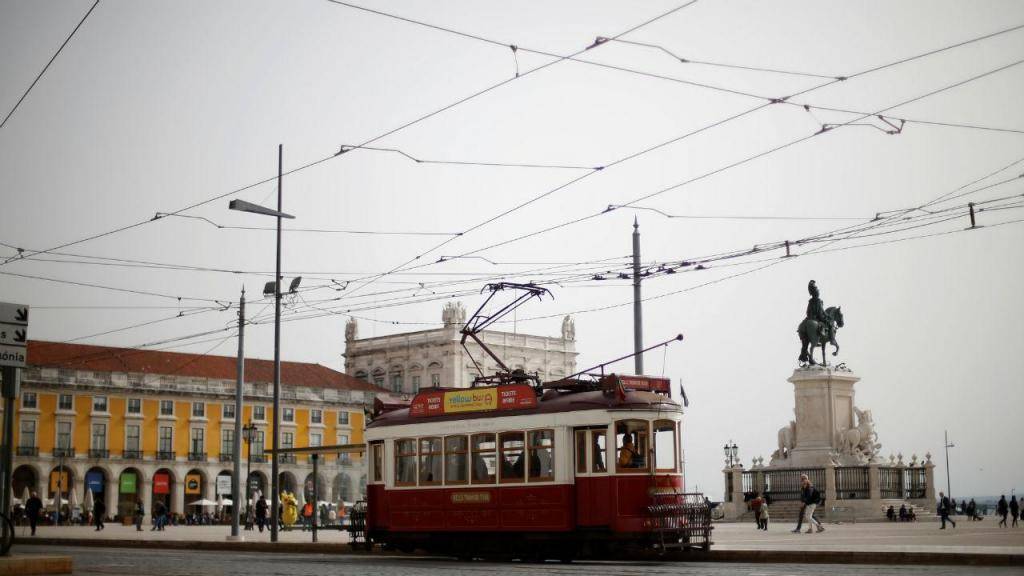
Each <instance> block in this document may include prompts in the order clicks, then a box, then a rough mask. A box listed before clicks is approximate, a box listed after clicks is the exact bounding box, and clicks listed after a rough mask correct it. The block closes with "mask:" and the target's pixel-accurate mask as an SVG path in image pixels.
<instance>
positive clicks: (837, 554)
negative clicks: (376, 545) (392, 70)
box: [16, 538, 1024, 566]
mask: <svg viewBox="0 0 1024 576" xmlns="http://www.w3.org/2000/svg"><path fill="white" fill-rule="evenodd" d="M16 544H18V545H31V546H86V547H93V548H156V549H163V550H208V551H232V552H276V553H279V554H280V553H285V554H288V553H295V554H338V555H349V556H367V555H374V556H381V557H384V556H405V554H400V553H395V552H375V553H370V552H366V551H363V550H352V549H351V548H350V547H349V545H348V544H326V543H324V544H320V543H317V544H314V543H312V542H295V543H280V542H279V543H271V542H229V541H223V542H215V541H188V540H168V541H153V540H94V539H89V538H34V539H32V540H18V541H17V542H16ZM637 559H639V560H653V561H681V562H729V563H750V564H783V563H785V564H859V565H891V564H899V565H918V566H929V565H931V566H1021V565H1022V564H1024V553H1022V554H991V553H979V554H971V553H963V552H886V551H870V552H868V551H833V550H711V551H709V552H699V551H692V550H691V551H688V552H684V553H680V554H672V555H669V556H658V555H657V554H641V555H638V557H637Z"/></svg>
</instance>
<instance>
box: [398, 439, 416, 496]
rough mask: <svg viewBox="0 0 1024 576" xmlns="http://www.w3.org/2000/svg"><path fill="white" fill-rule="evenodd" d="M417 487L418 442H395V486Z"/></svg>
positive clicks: (411, 440)
mask: <svg viewBox="0 0 1024 576" xmlns="http://www.w3.org/2000/svg"><path fill="white" fill-rule="evenodd" d="M415 485H416V441H415V440H413V439H411V438H405V439H402V440H395V486H415Z"/></svg>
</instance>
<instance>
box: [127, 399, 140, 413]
mask: <svg viewBox="0 0 1024 576" xmlns="http://www.w3.org/2000/svg"><path fill="white" fill-rule="evenodd" d="M132 400H135V401H137V402H138V403H139V411H138V412H132ZM124 413H125V416H131V417H139V416H142V398H127V399H126V400H125V401H124Z"/></svg>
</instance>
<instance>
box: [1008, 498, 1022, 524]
mask: <svg viewBox="0 0 1024 576" xmlns="http://www.w3.org/2000/svg"><path fill="white" fill-rule="evenodd" d="M1018 514H1020V504H1019V503H1018V502H1017V496H1016V495H1013V496H1010V516H1011V517H1012V518H1013V527H1014V528H1016V527H1017V515H1018Z"/></svg>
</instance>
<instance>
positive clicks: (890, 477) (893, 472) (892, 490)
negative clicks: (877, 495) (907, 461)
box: [878, 467, 903, 498]
mask: <svg viewBox="0 0 1024 576" xmlns="http://www.w3.org/2000/svg"><path fill="white" fill-rule="evenodd" d="M878 488H879V491H880V492H881V495H882V498H902V497H903V469H902V468H883V467H879V468H878Z"/></svg>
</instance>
